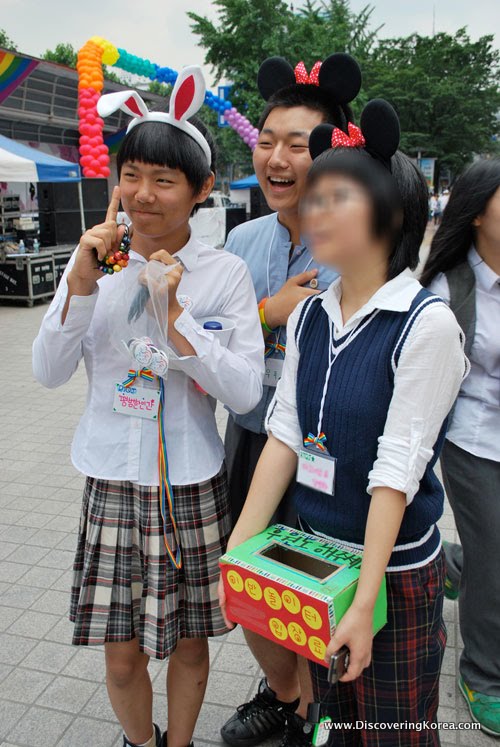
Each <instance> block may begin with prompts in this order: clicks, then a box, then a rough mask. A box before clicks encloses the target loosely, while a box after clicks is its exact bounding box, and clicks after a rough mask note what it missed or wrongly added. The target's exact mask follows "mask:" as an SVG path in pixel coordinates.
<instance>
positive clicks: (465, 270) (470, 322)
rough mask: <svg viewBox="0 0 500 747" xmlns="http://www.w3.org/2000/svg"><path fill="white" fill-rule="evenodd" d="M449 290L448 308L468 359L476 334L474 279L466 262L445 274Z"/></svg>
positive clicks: (471, 270)
mask: <svg viewBox="0 0 500 747" xmlns="http://www.w3.org/2000/svg"><path fill="white" fill-rule="evenodd" d="M445 275H446V279H447V280H448V286H449V289H450V308H451V310H452V311H453V313H454V314H455V316H456V318H457V322H458V323H459V325H460V327H461V328H462V330H463V333H464V335H465V355H466V356H467V358H470V353H471V349H472V344H473V342H474V335H475V333H476V278H475V275H474V271H473V269H472V267H471V266H470V265H469V263H468V262H467V261H465V262H462V263H461V264H459V265H457V266H456V267H453V268H452V269H451V270H448V271H447V272H446V273H445Z"/></svg>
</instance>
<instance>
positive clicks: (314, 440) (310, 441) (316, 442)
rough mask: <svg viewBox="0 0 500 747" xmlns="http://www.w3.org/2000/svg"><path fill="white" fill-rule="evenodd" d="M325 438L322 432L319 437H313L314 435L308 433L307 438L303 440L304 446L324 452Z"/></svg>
mask: <svg viewBox="0 0 500 747" xmlns="http://www.w3.org/2000/svg"><path fill="white" fill-rule="evenodd" d="M325 443H326V436H325V434H324V433H323V431H322V432H321V433H320V434H319V436H315V435H314V433H310V434H309V435H308V436H307V438H305V439H304V446H317V447H318V449H320V450H321V451H326V446H325Z"/></svg>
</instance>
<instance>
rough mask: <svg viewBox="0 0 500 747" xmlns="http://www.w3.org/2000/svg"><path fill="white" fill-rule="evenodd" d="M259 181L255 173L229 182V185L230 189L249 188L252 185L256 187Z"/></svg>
mask: <svg viewBox="0 0 500 747" xmlns="http://www.w3.org/2000/svg"><path fill="white" fill-rule="evenodd" d="M258 186H259V182H258V181H257V177H256V176H255V174H252V176H246V177H245V178H244V179H238V181H236V182H231V184H230V185H229V187H230V188H231V189H251V188H252V187H258Z"/></svg>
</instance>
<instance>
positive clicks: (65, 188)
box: [38, 179, 109, 213]
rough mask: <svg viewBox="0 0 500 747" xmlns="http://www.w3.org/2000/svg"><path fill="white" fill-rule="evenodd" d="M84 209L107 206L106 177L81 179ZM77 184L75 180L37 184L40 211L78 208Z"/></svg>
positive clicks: (100, 208)
mask: <svg viewBox="0 0 500 747" xmlns="http://www.w3.org/2000/svg"><path fill="white" fill-rule="evenodd" d="M82 194H83V205H84V208H85V210H106V209H107V207H108V202H109V199H108V181H107V179H82ZM79 208H80V206H79V202H78V184H77V183H76V182H48V183H46V184H44V183H40V184H39V185H38V209H39V211H40V213H51V212H54V211H60V210H69V211H71V210H79Z"/></svg>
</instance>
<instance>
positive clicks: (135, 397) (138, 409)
mask: <svg viewBox="0 0 500 747" xmlns="http://www.w3.org/2000/svg"><path fill="white" fill-rule="evenodd" d="M159 406H160V390H159V389H147V388H146V387H145V386H130V387H125V386H123V384H115V397H114V400H113V412H117V413H119V414H120V415H131V416H132V417H136V418H144V420H158V408H159Z"/></svg>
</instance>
